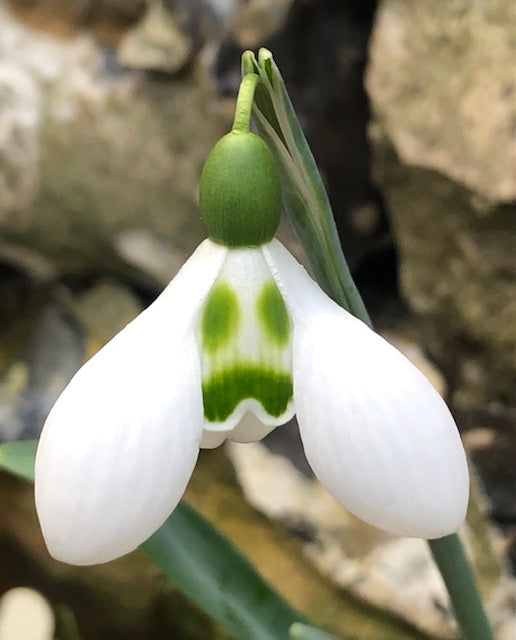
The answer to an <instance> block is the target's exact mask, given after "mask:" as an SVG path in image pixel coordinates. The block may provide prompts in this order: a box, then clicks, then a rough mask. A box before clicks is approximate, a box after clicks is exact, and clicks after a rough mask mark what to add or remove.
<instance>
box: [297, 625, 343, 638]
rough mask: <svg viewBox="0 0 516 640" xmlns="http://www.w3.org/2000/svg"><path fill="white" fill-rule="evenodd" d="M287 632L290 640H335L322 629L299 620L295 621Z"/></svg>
mask: <svg viewBox="0 0 516 640" xmlns="http://www.w3.org/2000/svg"><path fill="white" fill-rule="evenodd" d="M289 633H290V638H291V640H337V639H336V638H335V637H334V636H329V635H328V634H327V633H324V631H321V630H320V629H316V628H315V627H309V626H308V625H306V624H302V623H301V622H295V623H294V624H293V625H292V626H291V627H290V629H289Z"/></svg>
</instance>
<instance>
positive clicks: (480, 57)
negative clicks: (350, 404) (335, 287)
mask: <svg viewBox="0 0 516 640" xmlns="http://www.w3.org/2000/svg"><path fill="white" fill-rule="evenodd" d="M515 20H516V6H515V5H514V3H508V2H503V0H496V1H494V2H490V3H482V2H480V3H471V2H467V1H466V0H453V1H452V2H448V3H446V6H445V7H443V10H442V11H438V12H435V11H434V10H433V9H432V7H431V6H430V5H429V4H428V3H417V2H413V1H410V2H400V1H398V0H384V1H383V2H381V3H380V5H379V9H378V13H377V17H376V22H375V25H374V29H373V34H372V38H371V43H370V60H369V66H368V71H367V89H368V93H369V96H370V99H371V104H372V108H373V115H374V120H373V123H372V124H371V126H370V140H371V143H372V147H373V152H374V153H373V157H374V162H373V173H374V178H375V180H376V182H377V184H378V185H379V187H380V189H381V191H382V194H383V196H384V197H385V202H386V205H387V210H388V213H389V216H390V218H391V221H392V227H393V229H392V230H393V235H394V237H395V241H396V246H397V251H398V258H399V273H400V281H401V287H402V291H403V294H404V295H405V296H406V299H407V300H408V302H409V304H410V306H411V307H412V309H414V310H415V311H417V312H418V313H419V314H420V316H421V318H422V319H423V321H424V326H425V329H426V332H425V337H424V345H425V347H427V348H428V349H429V350H430V351H431V353H432V354H433V355H434V356H435V357H436V358H437V359H438V360H439V362H440V363H441V365H442V367H443V370H444V373H445V375H446V377H447V378H448V379H449V380H450V395H451V399H452V403H453V404H454V405H455V406H457V407H459V408H461V409H463V410H466V409H468V410H473V411H476V410H479V409H483V408H484V407H485V406H486V405H487V406H488V407H490V410H493V411H498V410H500V411H508V410H510V407H511V406H514V404H515V403H516V395H515V389H516V373H515V370H514V363H515V362H516V324H515V322H514V317H515V313H516V295H515V293H516V254H515V252H514V238H515V232H516V204H515V202H514V201H515V200H516V128H515V123H516V78H515V76H514V59H515V56H516V48H515V43H514V34H513V31H514V23H515ZM508 407H509V409H508Z"/></svg>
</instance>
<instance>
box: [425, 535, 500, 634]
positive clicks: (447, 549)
mask: <svg viewBox="0 0 516 640" xmlns="http://www.w3.org/2000/svg"><path fill="white" fill-rule="evenodd" d="M428 544H429V546H430V550H431V551H432V555H433V557H434V560H435V563H436V564H437V566H438V567H439V571H440V572H441V575H442V577H443V580H444V582H445V584H446V588H447V589H448V593H449V594H450V598H451V601H452V604H453V610H454V611H455V617H456V618H457V622H458V623H459V626H460V629H461V631H462V635H463V636H464V638H465V640H494V634H493V632H492V630H491V627H490V625H489V622H488V620H487V616H486V614H485V611H484V607H483V605H482V600H481V598H480V594H479V592H478V588H477V585H476V582H475V576H474V575H473V571H472V569H471V565H470V564H469V562H468V559H467V557H466V554H465V553H464V548H463V546H462V543H461V541H460V539H459V536H458V535H457V534H456V533H453V534H451V535H449V536H445V537H444V538H438V539H437V540H429V541H428Z"/></svg>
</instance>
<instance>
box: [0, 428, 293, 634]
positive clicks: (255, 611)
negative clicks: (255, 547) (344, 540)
mask: <svg viewBox="0 0 516 640" xmlns="http://www.w3.org/2000/svg"><path fill="white" fill-rule="evenodd" d="M36 447H37V443H36V442H35V441H25V442H9V443H7V444H3V445H0V469H4V470H6V471H9V472H11V473H13V474H15V475H17V476H20V477H21V478H24V479H25V480H29V481H32V480H33V479H34V456H35V453H36ZM140 548H141V549H142V550H143V551H144V552H145V553H146V554H147V556H148V557H149V558H150V559H151V560H152V561H153V562H154V563H155V564H156V565H157V566H158V567H159V568H160V569H161V571H162V572H163V573H164V574H165V575H166V576H167V578H168V579H169V581H170V582H171V584H173V585H174V586H175V587H176V588H177V589H179V590H180V591H182V592H183V593H184V594H186V595H187V596H188V597H189V598H190V599H191V600H192V601H193V602H194V603H195V604H196V605H197V606H198V607H199V609H202V610H203V611H205V612H206V613H207V614H208V615H209V616H210V617H211V618H213V619H214V620H216V621H217V622H218V623H219V624H220V625H221V626H222V627H224V628H225V629H226V630H227V631H228V632H229V633H230V634H231V635H232V636H233V637H235V638H241V639H242V640H249V639H250V638H252V639H253V640H286V638H288V633H289V628H290V627H291V626H292V624H294V623H295V622H297V621H301V622H303V621H304V620H303V616H301V615H300V614H299V613H297V612H296V611H295V610H294V609H293V608H292V607H290V605H289V604H287V603H286V602H285V601H284V600H283V599H282V598H281V596H280V595H279V594H277V593H276V592H275V591H274V590H273V589H272V588H271V587H270V586H269V585H268V584H267V583H266V582H265V580H263V578H262V577H261V576H260V575H259V574H258V573H257V571H256V569H255V568H254V567H253V566H252V565H251V564H250V563H249V562H248V561H247V559H246V558H245V556H244V555H243V554H242V553H241V552H240V551H239V550H238V549H237V548H236V547H235V546H234V545H233V544H232V543H231V542H230V541H229V540H228V539H227V538H225V537H224V536H223V535H221V534H220V533H219V532H218V531H217V530H216V529H215V528H214V527H213V526H212V525H211V524H210V523H209V522H208V520H206V519H205V518H204V517H203V516H202V515H200V514H199V513H197V512H196V511H195V510H194V509H193V508H192V507H190V506H188V505H187V504H185V503H184V502H181V503H180V504H179V505H178V507H177V508H176V509H175V511H174V512H173V513H172V515H171V516H170V517H169V518H168V519H167V520H166V522H165V523H164V524H163V525H162V526H161V527H160V528H159V529H158V531H156V533H155V534H154V535H153V536H152V537H151V538H149V540H147V542H145V543H144V544H143V545H141V547H140Z"/></svg>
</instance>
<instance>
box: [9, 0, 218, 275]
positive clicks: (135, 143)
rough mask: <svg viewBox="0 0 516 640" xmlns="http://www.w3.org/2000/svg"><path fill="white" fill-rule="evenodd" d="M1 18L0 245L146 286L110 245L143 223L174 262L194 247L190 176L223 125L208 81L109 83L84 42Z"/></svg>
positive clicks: (62, 267)
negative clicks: (4, 92)
mask: <svg viewBox="0 0 516 640" xmlns="http://www.w3.org/2000/svg"><path fill="white" fill-rule="evenodd" d="M0 11H1V12H2V13H1V16H0V17H1V20H2V34H1V35H0V42H2V43H4V46H0V64H1V65H3V66H1V67H0V69H3V68H6V69H8V70H9V73H10V74H11V75H9V76H8V77H7V76H6V77H7V80H5V82H4V84H6V85H7V82H8V81H9V83H10V84H9V87H11V89H10V91H11V93H12V94H13V97H12V100H11V98H9V99H10V100H11V102H12V101H14V102H13V106H12V109H11V111H10V112H8V113H7V114H5V113H4V112H3V113H2V116H0V117H4V118H6V120H7V125H4V127H3V130H5V131H7V134H6V136H5V137H4V138H5V140H4V138H2V137H1V136H0V144H2V140H3V146H2V151H3V153H2V158H3V160H2V163H1V164H0V180H2V181H3V183H4V184H7V185H8V189H7V190H6V191H5V192H4V193H6V195H3V196H2V197H1V198H0V236H1V237H2V239H3V242H4V243H5V244H6V245H7V247H8V248H11V250H12V245H15V246H16V247H18V248H21V249H23V250H25V251H29V252H32V253H33V254H34V255H35V256H39V257H40V258H41V260H46V261H47V262H49V263H50V264H51V265H52V266H53V267H54V268H55V270H56V272H57V274H58V275H59V274H63V273H86V272H88V271H92V270H93V271H99V270H102V269H107V270H108V271H111V272H116V273H119V274H120V273H123V274H125V275H127V276H128V277H130V278H131V277H132V278H137V279H139V280H140V282H141V281H143V282H146V284H147V285H149V284H151V285H152V284H154V285H155V282H154V279H153V278H152V277H150V276H148V275H146V274H145V273H142V272H141V271H140V270H139V269H138V268H133V267H132V266H131V265H128V264H127V263H126V261H125V259H124V257H123V256H122V255H120V254H119V252H118V248H117V246H118V240H119V238H120V237H124V235H125V234H127V233H128V232H131V231H132V230H134V229H136V230H140V229H141V228H142V220H144V221H145V229H146V232H147V233H148V234H149V236H151V237H155V238H157V239H158V240H161V241H163V242H164V243H165V244H166V245H167V246H168V249H169V251H170V252H171V253H174V252H176V253H178V254H179V256H181V257H182V258H184V257H185V256H186V255H187V254H188V253H189V252H191V251H192V250H193V249H194V248H195V245H196V244H197V242H198V241H199V240H200V239H201V238H202V237H203V235H204V234H203V231H202V228H201V224H200V219H199V213H198V210H197V182H198V177H199V174H200V170H201V167H202V163H203V161H204V158H205V157H206V155H207V153H208V151H209V150H210V148H211V146H212V145H213V144H214V143H215V141H216V140H217V138H218V137H219V136H220V135H222V134H223V133H224V132H225V131H226V130H227V128H228V126H229V122H228V121H227V120H226V117H225V115H224V114H223V113H222V114H221V113H220V111H217V105H216V104H215V103H214V102H213V101H214V100H215V95H214V90H213V88H212V86H211V83H210V80H209V78H208V74H207V71H206V70H203V69H202V68H200V67H194V68H192V70H191V71H190V73H189V74H188V75H187V76H185V77H183V78H182V79H181V81H177V82H170V83H164V82H161V81H160V80H159V79H154V80H153V79H146V78H144V77H141V76H135V75H134V74H124V73H123V72H121V70H120V69H118V70H116V73H111V72H109V70H108V67H107V66H106V65H107V58H106V52H105V51H104V50H103V49H102V48H100V47H99V46H98V45H97V44H96V43H95V42H94V41H93V40H92V39H91V38H90V37H88V36H85V35H78V36H74V37H73V38H72V39H70V40H68V41H66V42H60V41H57V40H54V39H51V38H50V37H48V36H46V35H40V34H36V33H34V32H32V31H30V30H29V29H27V28H26V27H24V26H23V25H21V24H20V23H18V22H16V21H15V20H14V19H12V17H10V15H9V14H8V13H7V12H6V10H5V8H3V7H2V6H1V5H0ZM5 75H6V74H4V76H5ZM4 76H0V82H2V77H4ZM11 76H12V77H13V78H14V79H10V78H11ZM17 77H23V78H24V79H25V84H23V83H17V82H15V78H17ZM10 95H11V94H9V96H10ZM42 111H44V112H45V114H46V115H45V118H44V119H42V118H41V113H42ZM25 112H27V113H28V114H29V115H28V116H27V117H23V118H22V116H23V114H24V113H25ZM9 113H11V114H12V115H9ZM129 130H130V131H131V135H130V136H128V135H126V134H127V131H129ZM20 136H21V139H22V140H23V141H24V146H23V149H24V150H25V151H24V155H23V158H21V159H20V150H19V148H18V145H17V144H16V140H17V139H18V137H20ZM9 141H12V142H9ZM142 149H145V153H142ZM186 150H187V151H188V153H186ZM27 159H28V160H27ZM35 185H37V186H38V188H37V189H36V188H35ZM49 229H52V233H49ZM171 275H172V274H171Z"/></svg>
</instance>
